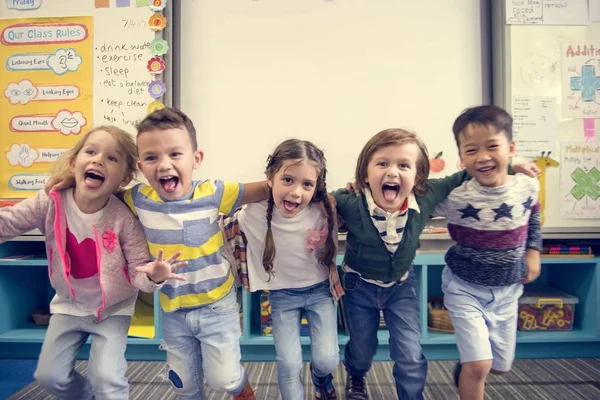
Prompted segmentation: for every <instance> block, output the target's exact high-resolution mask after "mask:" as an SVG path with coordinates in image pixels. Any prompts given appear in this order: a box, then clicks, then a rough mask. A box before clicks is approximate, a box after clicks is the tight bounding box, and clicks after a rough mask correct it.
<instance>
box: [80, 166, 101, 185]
mask: <svg viewBox="0 0 600 400" xmlns="http://www.w3.org/2000/svg"><path fill="white" fill-rule="evenodd" d="M83 179H84V182H85V184H86V185H87V186H89V187H91V188H98V187H100V186H101V185H102V183H104V175H102V174H101V173H100V172H98V171H94V170H89V171H86V172H85V174H83Z"/></svg>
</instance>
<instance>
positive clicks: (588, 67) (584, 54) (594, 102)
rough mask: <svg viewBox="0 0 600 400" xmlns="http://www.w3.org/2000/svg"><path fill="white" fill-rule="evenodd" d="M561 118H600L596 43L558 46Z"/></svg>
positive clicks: (599, 59) (599, 65)
mask: <svg viewBox="0 0 600 400" xmlns="http://www.w3.org/2000/svg"><path fill="white" fill-rule="evenodd" d="M561 68H562V104H563V113H562V115H563V117H565V118H600V92H598V90H600V42H598V43H593V42H588V43H569V42H566V43H563V44H562V45H561Z"/></svg>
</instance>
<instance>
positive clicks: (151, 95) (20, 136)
mask: <svg viewBox="0 0 600 400" xmlns="http://www.w3.org/2000/svg"><path fill="white" fill-rule="evenodd" d="M166 3H167V2H166V1H165V0H27V1H25V0H6V1H2V3H0V40H1V42H2V43H1V46H0V71H1V72H0V88H1V89H2V91H1V93H2V95H1V96H0V199H7V198H25V197H29V196H32V195H33V194H35V192H36V191H37V190H39V189H41V188H43V186H44V184H45V183H46V180H47V178H48V173H49V171H50V170H51V167H52V164H53V163H54V162H55V161H56V160H57V158H58V157H59V156H60V155H61V154H62V153H63V152H64V151H65V150H67V149H69V148H70V147H72V146H73V144H74V143H75V142H77V141H78V140H79V138H80V137H81V135H83V134H85V132H87V131H88V130H90V129H91V128H92V127H95V126H99V125H116V126H118V127H120V128H123V129H124V130H126V131H128V132H130V133H132V134H135V125H136V123H137V122H138V121H140V120H141V119H142V118H143V117H144V116H145V115H146V114H147V113H148V112H150V111H152V110H154V109H157V108H161V107H163V106H164V104H167V105H169V104H170V93H169V90H168V87H169V82H170V78H171V72H170V70H169V66H170V63H169V60H170V52H169V32H170V30H169V28H170V27H169V8H168V7H167V8H166V7H165V6H166Z"/></svg>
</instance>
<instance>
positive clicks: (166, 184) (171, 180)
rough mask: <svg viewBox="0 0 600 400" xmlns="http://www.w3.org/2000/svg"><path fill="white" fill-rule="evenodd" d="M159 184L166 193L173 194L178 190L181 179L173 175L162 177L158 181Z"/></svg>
mask: <svg viewBox="0 0 600 400" xmlns="http://www.w3.org/2000/svg"><path fill="white" fill-rule="evenodd" d="M158 182H159V183H160V186H162V188H163V190H164V191H165V192H167V193H173V192H174V191H175V189H177V184H178V183H179V178H178V177H176V176H173V175H169V176H162V177H160V178H159V179H158Z"/></svg>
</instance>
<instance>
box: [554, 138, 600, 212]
mask: <svg viewBox="0 0 600 400" xmlns="http://www.w3.org/2000/svg"><path fill="white" fill-rule="evenodd" d="M599 183H600V143H588V142H582V143H562V149H561V164H560V193H561V196H563V198H562V199H560V205H561V207H560V215H561V218H569V219H590V218H600V185H599Z"/></svg>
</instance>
